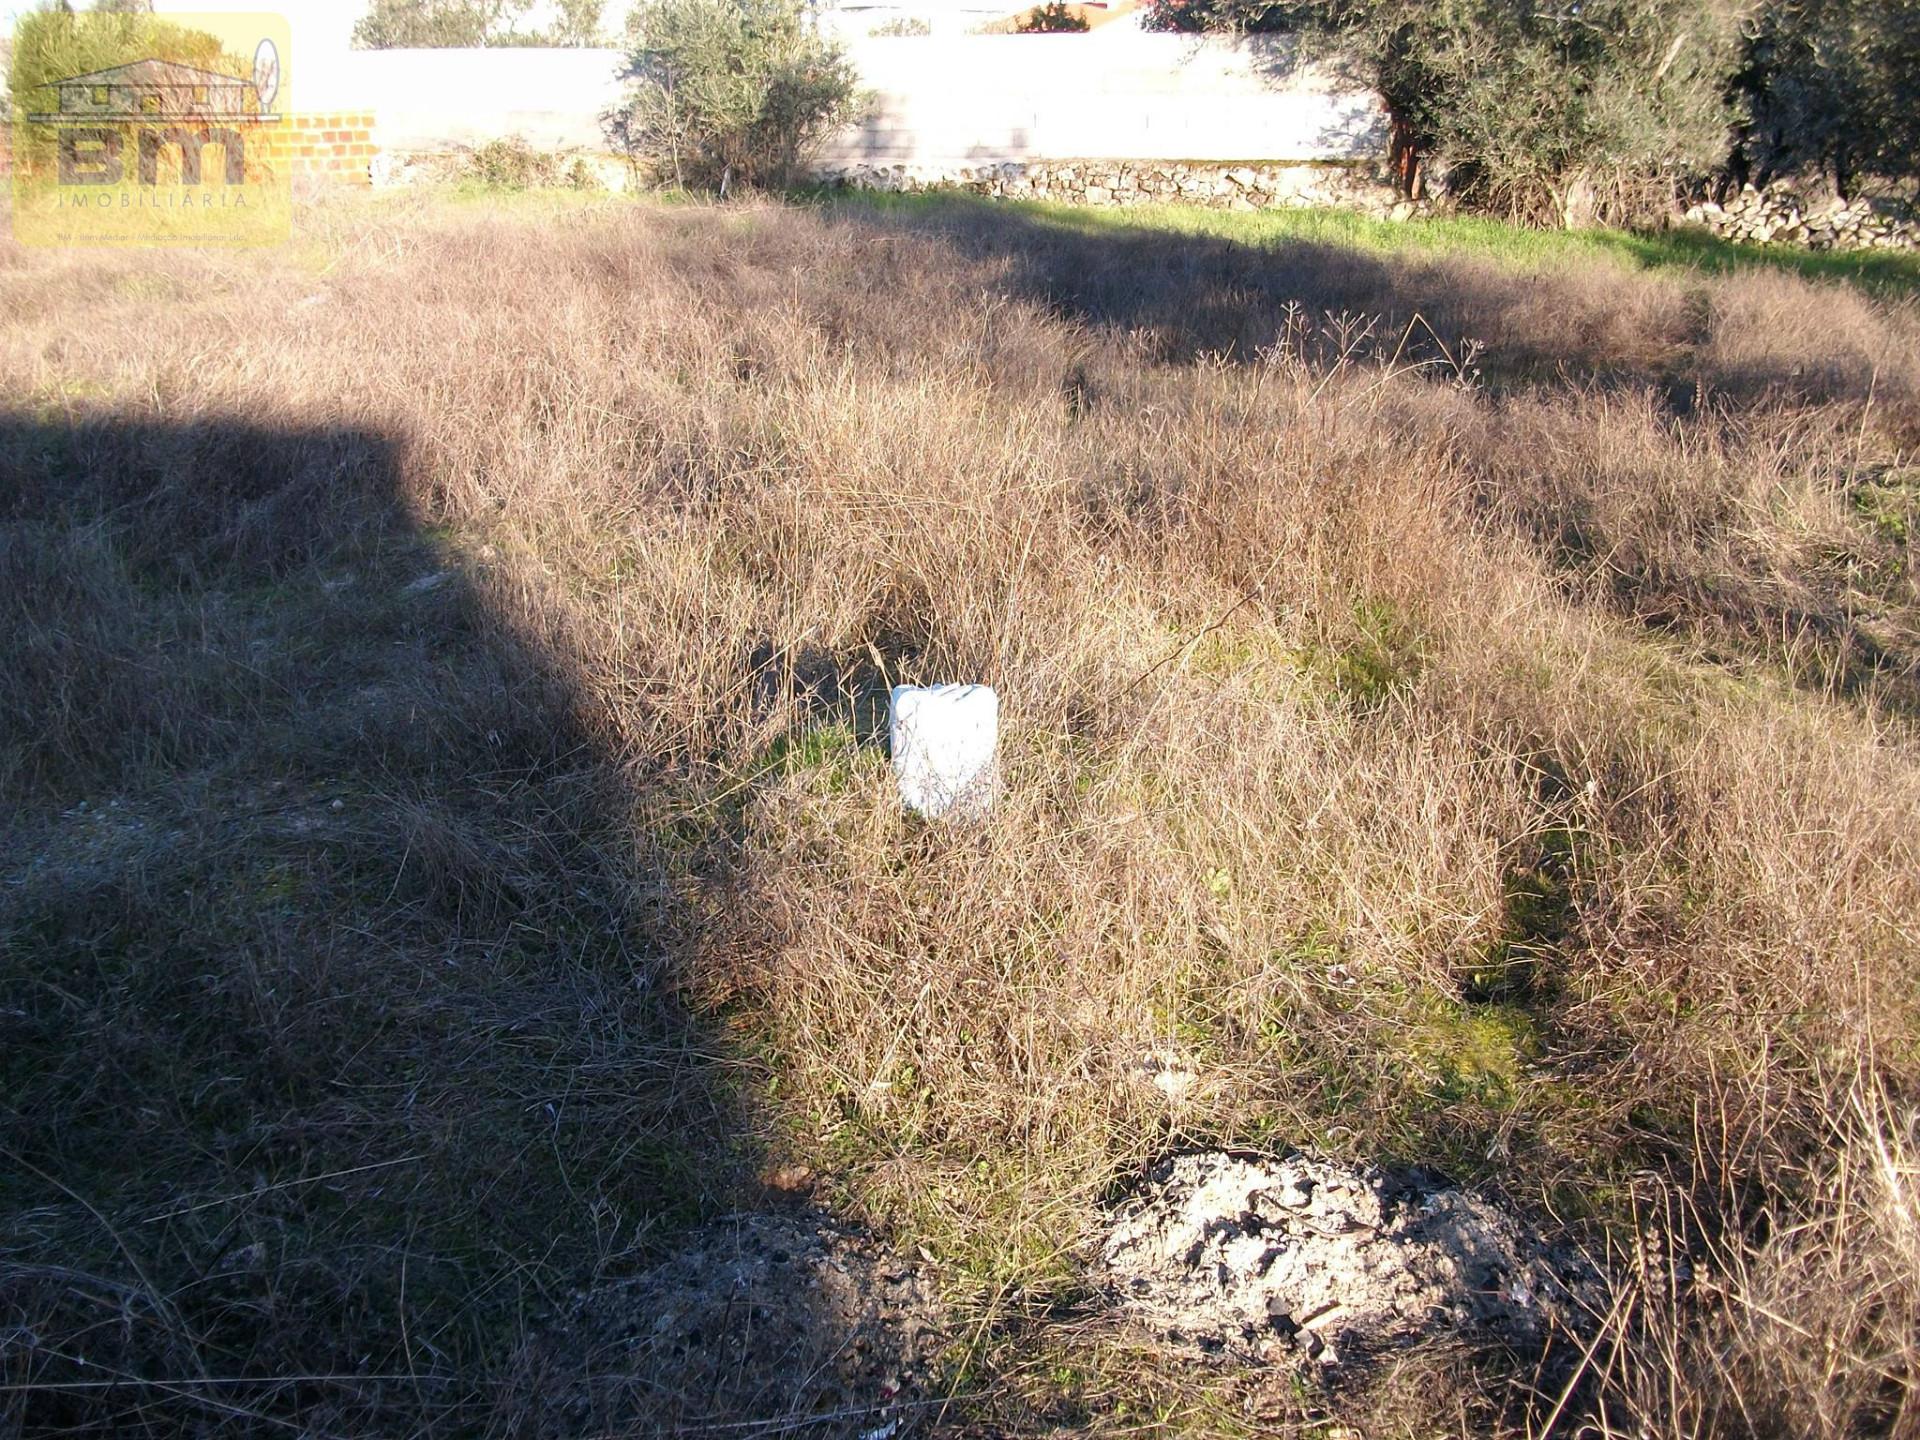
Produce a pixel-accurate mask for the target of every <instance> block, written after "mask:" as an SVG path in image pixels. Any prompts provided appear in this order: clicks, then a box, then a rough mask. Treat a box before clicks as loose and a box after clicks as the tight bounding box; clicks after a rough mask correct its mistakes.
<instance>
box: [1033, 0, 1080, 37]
mask: <svg viewBox="0 0 1920 1440" xmlns="http://www.w3.org/2000/svg"><path fill="white" fill-rule="evenodd" d="M1017 28H1018V31H1019V33H1020V34H1022V35H1071V34H1074V33H1077V32H1082V31H1085V30H1086V29H1087V28H1088V26H1087V21H1086V17H1085V16H1083V15H1081V14H1079V13H1078V12H1077V11H1075V10H1071V9H1069V8H1068V6H1067V3H1066V0H1046V3H1045V4H1044V5H1036V6H1034V7H1033V9H1031V10H1029V11H1028V12H1027V13H1026V14H1025V15H1023V16H1021V17H1020V24H1019V26H1018V27H1017Z"/></svg>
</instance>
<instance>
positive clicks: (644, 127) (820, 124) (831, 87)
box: [611, 0, 857, 194]
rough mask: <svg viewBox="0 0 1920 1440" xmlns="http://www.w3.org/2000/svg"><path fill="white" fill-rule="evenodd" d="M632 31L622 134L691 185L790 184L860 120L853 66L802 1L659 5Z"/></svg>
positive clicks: (654, 0) (639, 13) (642, 12)
mask: <svg viewBox="0 0 1920 1440" xmlns="http://www.w3.org/2000/svg"><path fill="white" fill-rule="evenodd" d="M631 28H632V33H633V49H632V51H631V53H630V55H629V63H628V69H627V76H628V79H629V81H630V84H629V87H628V90H627V95H626V100H625V103H624V106H623V108H622V109H621V110H620V111H619V112H618V113H617V114H615V115H614V116H613V117H611V118H612V128H613V130H614V133H615V135H616V137H617V138H618V139H619V140H620V141H621V142H622V143H623V144H624V145H625V146H626V147H627V148H628V149H629V150H630V151H632V152H633V153H634V154H636V155H639V156H641V157H643V158H646V159H649V160H651V161H653V162H654V163H655V164H657V165H660V166H663V167H665V168H669V169H671V171H672V172H673V175H674V177H675V179H676V181H677V182H679V183H681V184H683V185H684V184H687V183H689V182H697V183H703V184H711V185H714V186H716V187H717V188H718V189H719V190H720V192H721V193H722V194H725V193H727V191H728V190H729V189H730V188H731V187H732V186H733V185H735V184H756V185H784V184H786V183H788V182H789V181H791V180H792V179H793V178H794V175H795V174H796V172H797V170H798V168H799V165H800V162H801V161H802V160H803V159H804V158H805V157H806V156H807V154H808V153H809V152H810V151H811V150H812V149H813V148H814V147H815V146H816V145H818V144H819V142H820V141H822V140H824V139H825V138H826V137H827V136H828V135H830V134H832V133H833V131H835V130H836V129H838V128H839V127H840V126H841V125H843V124H845V123H846V122H847V121H848V120H850V119H851V118H853V115H854V112H855V107H856V104H857V78H856V76H855V74H854V70H853V66H852V64H851V62H850V61H848V59H847V57H846V55H845V54H844V53H843V52H842V51H841V49H840V47H839V46H837V45H835V44H833V43H832V42H831V41H829V40H826V39H824V38H823V37H822V36H821V35H820V34H819V33H818V31H817V30H815V29H814V27H813V25H812V24H811V23H810V21H809V19H808V17H807V14H806V12H805V10H804V8H803V6H802V4H801V3H800V0H649V3H647V4H644V5H642V6H641V7H640V8H639V9H638V10H636V11H635V12H634V16H633V20H632V24H631Z"/></svg>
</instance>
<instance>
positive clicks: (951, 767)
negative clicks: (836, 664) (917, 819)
mask: <svg viewBox="0 0 1920 1440" xmlns="http://www.w3.org/2000/svg"><path fill="white" fill-rule="evenodd" d="M890 698H891V705H890V712H891V713H890V716H889V725H888V739H889V741H890V742H891V745H892V749H893V773H894V774H895V776H897V777H898V779H899V781H900V799H901V801H902V802H903V803H904V804H905V805H906V807H907V808H908V809H909V810H913V811H916V812H918V813H919V814H921V815H925V816H927V817H929V818H938V817H939V816H942V815H948V814H954V813H958V814H966V815H979V814H983V813H985V811H986V810H987V808H988V807H989V806H990V805H992V804H993V797H994V793H995V792H996V791H997V790H998V788H999V768H998V766H997V765H996V764H995V763H994V751H995V748H996V746H997V745H998V743H999V736H1000V697H999V696H998V695H996V694H994V693H993V691H992V690H991V689H989V688H988V687H987V686H985V685H928V686H919V685H896V686H894V687H893V692H892V695H891V697H890Z"/></svg>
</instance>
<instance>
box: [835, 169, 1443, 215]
mask: <svg viewBox="0 0 1920 1440" xmlns="http://www.w3.org/2000/svg"><path fill="white" fill-rule="evenodd" d="M819 178H820V179H821V180H822V181H823V182H824V183H826V184H828V185H832V186H836V187H840V188H845V189H855V190H884V191H894V192H901V193H909V194H912V193H919V192H922V191H933V190H944V191H959V192H963V193H970V194H975V195H984V196H989V197H991V198H994V199H1000V200H1051V201H1054V202H1056V203H1064V204H1069V205H1092V206H1128V205H1165V204H1180V205H1197V206H1204V207H1206V208H1208V209H1213V210H1243V211H1244V210H1265V209H1270V208H1291V207H1304V206H1340V207H1344V208H1347V209H1353V210H1358V211H1361V212H1362V213H1365V214H1368V215H1372V216H1374V217H1376V218H1379V219H1396V220H1404V219H1409V218H1411V217H1412V216H1413V215H1415V214H1417V213H1420V211H1421V209H1422V208H1423V207H1420V206H1416V205H1415V204H1413V203H1412V202H1410V201H1407V200H1404V199H1402V198H1401V196H1400V194H1399V192H1398V191H1397V190H1395V188H1394V187H1393V185H1392V184H1391V183H1390V181H1389V180H1388V177H1387V174H1386V172H1385V170H1384V168H1383V167H1378V166H1372V165H1273V164H1264V165H1232V164H1205V163H1200V162H1183V161H1162V160H1047V161H1025V160H1015V161H1002V162H999V163H996V164H985V165H955V166H938V167H928V166H910V165H860V164H856V165H846V166H841V167H837V168H835V169H831V170H827V171H823V172H822V173H821V175H820V177H819Z"/></svg>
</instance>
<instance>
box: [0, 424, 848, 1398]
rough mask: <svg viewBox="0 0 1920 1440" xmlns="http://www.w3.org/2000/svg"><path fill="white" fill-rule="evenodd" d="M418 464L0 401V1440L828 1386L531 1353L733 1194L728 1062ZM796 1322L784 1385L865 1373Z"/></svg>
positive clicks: (662, 884) (837, 1341)
mask: <svg viewBox="0 0 1920 1440" xmlns="http://www.w3.org/2000/svg"><path fill="white" fill-rule="evenodd" d="M406 464H407V455H406V447H405V445H404V444H403V443H401V442H400V441H398V440H397V439H395V438H393V437H390V436H385V435H380V434H373V433H367V432H364V431H360V430H354V429H331V428H318V427H316V428H310V429H274V428H268V427H263V426H258V425H253V424H248V423H245V422H242V421H225V420H212V421H206V422H199V423H193V424H184V425H167V424H158V423H146V422H132V421H126V420H121V419H113V418H106V419H99V420H86V421H80V422H67V421H42V420H40V419H36V418H32V417H24V416H13V417H6V418H0V472H3V473H4V474H5V476H6V483H5V485H4V487H0V603H3V604H4V607H5V618H4V623H0V675H3V676H4V677H5V678H4V681H3V682H0V796H4V799H5V811H4V813H5V819H4V820H3V821H0V1159H3V1161H4V1163H0V1430H7V1431H8V1433H15V1434H49V1433H61V1434H146V1433H153V1434H161V1433H167V1434H178V1433H183V1432H185V1431H189V1430H191V1431H192V1432H193V1433H205V1434H212V1433H228V1432H232V1433H273V1432H279V1431H289V1430H290V1431H294V1432H297V1433H300V1434H303V1435H366V1434H469V1433H492V1434H516V1433H545V1432H547V1431H548V1430H550V1429H551V1426H552V1424H553V1418H554V1417H553V1416H552V1415H550V1414H548V1413H546V1412H547V1410H548V1408H549V1405H550V1402H551V1400H552V1396H553V1394H554V1393H555V1391H556V1387H560V1388H564V1387H565V1386H567V1385H576V1386H591V1385H592V1384H595V1383H598V1380H597V1379H596V1376H598V1377H599V1378H600V1379H604V1378H605V1377H606V1376H608V1375H611V1376H613V1377H614V1378H616V1379H621V1378H622V1377H624V1378H623V1383H624V1384H626V1386H627V1388H628V1389H629V1390H632V1391H634V1392H635V1393H637V1394H640V1395H642V1396H644V1397H648V1399H649V1403H651V1404H652V1405H653V1406H654V1407H655V1408H654V1413H655V1414H656V1415H657V1416H659V1417H663V1423H673V1417H677V1419H678V1420H681V1421H686V1420H697V1421H701V1422H703V1423H705V1422H725V1423H726V1424H727V1425H728V1427H729V1432H730V1433H738V1434H753V1433H755V1429H756V1424H757V1423H759V1422H765V1423H766V1424H767V1425H768V1426H769V1427H771V1428H776V1429H778V1430H780V1431H781V1432H782V1433H786V1432H789V1431H791V1430H792V1429H793V1428H794V1427H795V1424H796V1417H797V1416H803V1415H804V1414H805V1413H806V1411H807V1407H808V1405H809V1404H810V1403H811V1401H812V1398H813V1392H812V1391H811V1390H810V1389H809V1386H810V1384H811V1383H812V1382H811V1377H810V1375H809V1373H808V1372H807V1369H806V1368H805V1367H804V1366H802V1365H801V1364H800V1363H799V1362H798V1361H797V1360H796V1362H795V1365H794V1368H793V1370H792V1372H791V1373H790V1374H789V1373H786V1372H783V1371H782V1370H781V1369H780V1368H779V1364H778V1361H779V1358H780V1357H778V1356H775V1357H773V1360H772V1361H770V1362H769V1363H770V1364H771V1365H772V1367H773V1368H772V1369H771V1371H770V1372H769V1374H770V1376H771V1379H770V1380H769V1379H768V1378H767V1377H762V1383H761V1384H760V1385H759V1388H758V1389H756V1390H753V1391H747V1392H740V1393H738V1394H730V1393H721V1392H717V1391H713V1390H709V1391H707V1392H706V1393H704V1394H702V1395H700V1396H684V1395H680V1394H678V1393H677V1392H676V1390H675V1389H674V1378H675V1377H674V1375H673V1374H672V1373H671V1369H670V1368H669V1369H666V1370H662V1369H661V1368H660V1367H661V1366H663V1365H669V1363H670V1362H672V1360H673V1357H672V1355H671V1354H665V1355H664V1356H663V1355H662V1354H659V1353H656V1354H652V1355H651V1356H649V1357H647V1358H646V1360H645V1363H646V1364H648V1365H652V1366H653V1367H654V1368H653V1369H652V1370H651V1371H650V1372H649V1373H647V1374H628V1373H626V1372H628V1371H630V1370H632V1368H633V1365H634V1364H636V1363H640V1362H638V1361H635V1360H634V1357H633V1356H632V1355H631V1354H630V1353H629V1351H628V1349H627V1348H625V1347H624V1346H623V1344H622V1342H621V1340H620V1337H619V1336H618V1335H617V1334H607V1333H600V1334H598V1335H597V1336H595V1337H588V1338H587V1339H586V1340H584V1341H583V1342H582V1348H581V1353H577V1354H566V1355H556V1354H555V1352H554V1351H553V1349H552V1347H551V1346H550V1345H544V1344H542V1343H541V1340H540V1338H539V1337H541V1336H542V1335H543V1334H544V1333H546V1332H548V1331H549V1330H550V1329H551V1328H552V1327H554V1326H556V1325H558V1324H559V1323H560V1322H562V1321H563V1320H564V1318H565V1314H566V1312H567V1310H568V1307H569V1304H570V1303H571V1302H570V1297H571V1296H572V1295H574V1294H575V1293H576V1292H578V1291H580V1290H582V1289H584V1288H587V1287H592V1286H594V1285H595V1284H596V1283H598V1282H601V1281H604V1280H607V1279H610V1278H618V1277H623V1276H630V1275H632V1274H634V1273H636V1272H640V1271H643V1270H644V1269H645V1268H646V1267H647V1266H648V1265H649V1264H651V1263H652V1262H654V1261H655V1260H656V1259H657V1258H658V1257H659V1256H660V1255H662V1254H663V1253H670V1252H671V1249H672V1245H673V1242H674V1239H675V1237H676V1236H677V1235H678V1234H679V1233H681V1232H683V1231H684V1230H685V1229H686V1227H687V1226H688V1225H689V1224H690V1223H691V1222H693V1221H695V1220H697V1219H700V1218H702V1217H704V1216H705V1215H707V1214H709V1213H711V1212H713V1211H714V1210H715V1209H717V1208H719V1207H721V1206H722V1205H725V1204H729V1203H737V1202H739V1201H740V1200H741V1199H743V1198H745V1197H749V1196H751V1195H752V1193H753V1187H752V1183H751V1180H750V1178H749V1177H751V1176H752V1175H753V1174H754V1172H755V1168H756V1166H757V1164H758V1156H757V1153H756V1148H755V1145H754V1143H753V1141H752V1140H751V1138H750V1128H751V1127H750V1119H749V1117H748V1116H747V1115H746V1114H745V1111H744V1109H743V1106H742V1103H741V1100H740V1093H741V1084H742V1077H743V1076H744V1075H746V1074H748V1073H750V1066H748V1065H747V1063H746V1061H745V1059H744V1058H743V1057H742V1056H740V1055H739V1054H737V1053H736V1052H735V1051H734V1050H733V1049H732V1048H731V1047H730V1045H729V1044H728V1042H727V1039H726V1037H725V1036H723V1035H720V1034H716V1033H714V1032H712V1031H711V1030H710V1029H709V1028H708V1026H707V1025H705V1024H704V1023H702V1021H701V1020H699V1019H698V1018H696V1017H694V1016H693V1015H690V1014H689V1013H688V1012H687V1010H686V1009H685V1008H683V1007H682V1005H681V1004H680V1003H679V1002H678V1001H677V1000H676V998H675V995H674V988H673V987H674V962H673V957H674V955H675V954H676V951H677V949H678V947H680V946H681V944H682V943H683V942H684V940H685V933H684V932H685V927H686V925H687V923H688V922H687V919H686V916H685V914H684V913H683V907H682V906H681V904H680V901H679V899H678V897H677V896H676V894H675V890H674V886H673V885H672V883H671V882H670V881H669V879H668V874H669V866H668V864H667V863H666V859H667V857H666V856H665V855H664V853H663V851H662V842H659V841H656V840H655V839H653V838H652V837H650V836H648V835H646V834H638V835H636V832H635V829H634V821H633V817H634V815H635V814H636V812H637V810H638V809H639V808H640V803H641V801H642V799H643V796H642V795H641V794H640V792H639V790H638V788H637V786H636V782H635V781H634V779H633V777H632V775H631V774H630V773H629V772H628V771H627V770H626V769H625V768H624V767H623V765H622V764H621V759H620V757H619V756H618V755H617V754H615V753H612V751H611V748H610V746H609V745H608V743H607V742H606V741H605V740H604V739H603V738H602V736H603V734H604V733H605V732H604V728H603V727H600V726H598V725H597V724H596V722H595V718H594V713H593V707H592V704H591V702H590V700H589V698H588V697H587V696H586V695H584V694H583V693H582V688H581V685H580V682H579V680H578V678H577V676H576V675H575V674H574V673H573V670H572V666H571V665H570V663H569V659H568V657H567V656H565V655H562V654H553V653H546V652H543V651H542V650H540V649H539V648H538V647H537V646H535V645H532V644H530V643H528V641H527V640H526V639H525V638H524V637H523V636H522V635H520V634H517V633H516V631H515V628H514V625H513V623H512V622H511V620H510V619H509V618H507V617H506V616H505V615H504V613H503V611H502V610H501V608H500V607H499V606H498V605H497V604H495V603H494V600H493V598H492V596H491V594H490V591H489V577H488V574H487V571H486V569H485V567H484V566H483V565H480V564H477V563H476V562H472V561H469V560H468V559H466V558H465V557H462V556H460V555H457V554H455V553H453V552H452V551H451V549H450V548H449V547H448V546H447V544H446V543H445V541H444V539H443V538H442V537H440V536H437V535H435V534H434V533H432V532H431V531H430V530H428V529H426V528H424V527H423V526H422V525H420V524H419V523H418V521H417V520H416V519H415V518H414V517H413V516H412V515H410V513H409V511H408V507H407V505H406V503H405V501H404V499H403V496H404V494H405V493H406V487H405V486H404V485H403V484H402V479H403V471H404V468H405V466H406ZM796 1293H799V1292H796ZM636 1303H638V1304H644V1303H645V1299H644V1294H642V1295H641V1297H640V1298H639V1299H638V1300H637V1301H636ZM797 1303H798V1304H799V1306H800V1308H799V1309H798V1310H797V1312H796V1313H794V1314H790V1315H789V1316H788V1317H787V1324H788V1327H789V1333H792V1334H794V1335H804V1336H806V1337H807V1340H808V1348H807V1353H806V1362H807V1365H813V1364H814V1363H815V1362H817V1360H818V1355H819V1354H828V1355H832V1354H835V1353H838V1352H840V1351H842V1350H844V1349H845V1348H846V1345H845V1343H844V1340H843V1339H842V1338H836V1336H835V1334H834V1333H833V1327H834V1326H835V1325H836V1324H838V1323H839V1321H838V1318H837V1317H836V1316H834V1315H831V1314H828V1313H826V1311H825V1310H824V1309H822V1310H821V1311H820V1312H819V1313H817V1314H814V1313H810V1312H809V1311H807V1310H806V1308H805V1305H806V1303H807V1302H806V1300H805V1298H804V1294H802V1296H801V1299H800V1300H799V1302H797ZM655 1338H656V1341H657V1340H658V1336H656V1337H655ZM716 1343H717V1342H716ZM657 1349H658V1346H657V1345H656V1350H657ZM736 1402H737V1403H736ZM742 1407H744V1408H742ZM606 1418H618V1417H606ZM645 1420H646V1416H645V1414H637V1413H628V1414H626V1415H625V1416H624V1421H623V1423H630V1424H635V1425H639V1426H641V1428H643V1429H647V1428H652V1427H651V1426H649V1425H647V1424H646V1423H644V1422H645Z"/></svg>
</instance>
